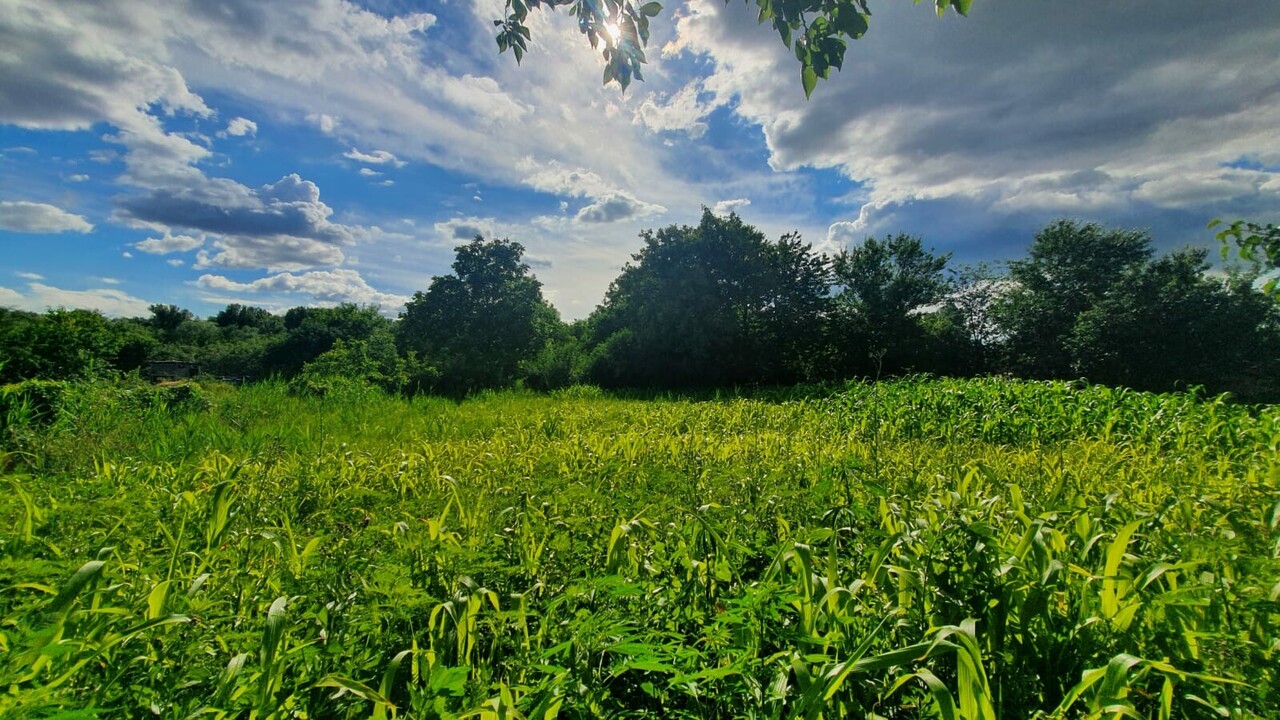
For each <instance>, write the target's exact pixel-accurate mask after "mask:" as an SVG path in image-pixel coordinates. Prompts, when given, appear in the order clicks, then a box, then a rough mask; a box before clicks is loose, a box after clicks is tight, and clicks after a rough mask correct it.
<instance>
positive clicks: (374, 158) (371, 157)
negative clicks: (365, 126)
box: [342, 148, 405, 167]
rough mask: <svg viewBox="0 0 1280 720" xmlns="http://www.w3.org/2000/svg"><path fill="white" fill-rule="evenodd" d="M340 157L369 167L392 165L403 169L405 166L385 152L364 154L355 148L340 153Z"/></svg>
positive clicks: (378, 151)
mask: <svg viewBox="0 0 1280 720" xmlns="http://www.w3.org/2000/svg"><path fill="white" fill-rule="evenodd" d="M342 157H344V158H347V159H349V160H355V161H356V162H362V163H368V164H370V165H394V166H396V167H404V165H405V163H404V162H403V161H402V160H400V159H399V158H397V157H396V156H395V155H392V154H391V153H389V152H387V151H386V150H374V151H373V152H371V153H365V152H360V151H359V150H357V149H356V148H351V150H350V151H348V152H344V153H342Z"/></svg>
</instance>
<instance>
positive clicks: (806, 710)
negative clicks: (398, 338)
mask: <svg viewBox="0 0 1280 720" xmlns="http://www.w3.org/2000/svg"><path fill="white" fill-rule="evenodd" d="M68 392H69V393H71V395H70V396H69V399H68V401H67V403H66V408H65V409H64V411H61V412H57V413H54V414H53V416H52V417H46V418H45V419H43V420H42V421H41V424H40V425H39V427H38V429H33V427H34V426H31V425H30V424H29V423H30V422H31V421H30V418H28V417H27V416H22V417H19V416H16V415H15V416H14V417H15V420H14V422H16V423H18V425H22V424H23V423H28V425H22V427H17V428H11V429H13V430H14V431H13V432H10V433H9V435H8V436H7V437H8V438H9V439H8V440H5V441H4V442H6V443H7V446H6V450H7V451H8V452H9V453H10V455H9V460H8V464H7V467H8V470H7V471H6V472H5V475H4V477H3V479H2V480H0V482H4V483H5V484H6V486H7V489H8V490H9V492H6V493H4V494H3V495H0V529H3V533H4V534H3V536H0V539H2V540H3V556H2V557H0V578H3V580H0V585H2V586H3V587H2V588H0V618H2V621H0V658H2V659H0V672H2V673H3V675H0V688H3V693H2V694H0V716H4V717H10V716H12V717H30V718H39V717H103V718H107V717H154V716H160V717H183V718H185V717H211V718H286V717H299V718H300V717H310V718H328V717H334V718H364V717H373V718H389V717H414V718H435V717H440V718H450V717H482V718H490V717H492V718H515V717H527V718H552V717H566V718H579V717H580V718H588V717H655V718H656V717H690V718H694V717H697V718H737V717H754V718H784V717H785V718H817V717H826V718H838V717H871V718H915V717H942V718H997V717H998V718H1014V717H1044V718H1048V717H1054V718H1076V717H1108V718H1110V717H1159V718H1165V717H1168V718H1182V717H1187V718H1193V717H1215V716H1221V717H1238V718H1249V717H1278V716H1280V712H1278V711H1277V707H1280V699H1278V698H1277V696H1276V691H1275V690H1274V687H1275V686H1276V685H1277V677H1276V675H1277V658H1276V653H1277V650H1278V649H1280V452H1277V451H1278V450H1280V412H1278V411H1277V409H1275V408H1250V407H1245V406H1238V405H1232V404H1228V403H1226V402H1224V401H1222V400H1220V399H1212V398H1201V397H1195V396H1193V395H1149V394H1142V393H1133V392H1127V391H1117V390H1109V389H1106V388H1098V387H1073V386H1069V385H1064V384H1049V383H1043V384H1042V383H1021V382H1008V381H1000V380H982V381H933V380H906V381H899V382H892V383H881V384H878V385H850V386H848V387H845V388H842V389H839V390H838V391H832V392H828V393H815V392H805V393H799V392H797V393H793V394H790V395H788V394H783V393H779V394H775V395H772V396H764V397H760V398H757V399H750V398H742V397H721V398H719V399H704V400H692V399H682V398H679V397H668V398H657V399H648V400H639V399H626V398H618V397H610V396H607V395H605V394H602V393H600V392H598V391H595V390H593V389H590V388H574V389H571V390H568V391H562V392H559V393H555V394H552V395H550V396H539V395H533V394H522V393H498V394H490V395H482V396H479V397H476V398H473V399H470V400H467V401H465V402H462V403H455V402H450V401H445V400H438V399H425V398H417V399H412V400H404V399H399V398H392V397H387V396H384V395H381V394H377V393H369V394H367V395H365V396H361V397H329V398H306V397H298V396H295V395H291V394H289V393H288V392H287V390H286V389H285V388H284V387H283V386H279V385H272V384H263V385H256V386H250V387H245V388H242V389H232V388H227V387H207V388H203V389H202V390H199V398H200V400H201V402H187V401H183V402H179V403H166V402H160V403H157V402H146V403H139V402H135V401H132V400H129V399H128V398H127V397H125V399H121V398H122V397H124V396H126V395H127V393H125V394H124V395H122V391H120V390H118V389H112V388H109V387H104V386H87V387H77V388H73V389H71V390H69V391H68Z"/></svg>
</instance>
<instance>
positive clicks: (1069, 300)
mask: <svg viewBox="0 0 1280 720" xmlns="http://www.w3.org/2000/svg"><path fill="white" fill-rule="evenodd" d="M1152 254H1153V250H1152V247H1151V237H1150V236H1149V235H1147V233H1145V232H1143V231H1140V230H1113V229H1108V228H1104V227H1103V226H1101V225H1097V224H1094V223H1088V224H1084V225H1081V224H1079V223H1077V222H1075V221H1072V220H1059V221H1057V222H1054V223H1052V224H1050V225H1049V226H1048V227H1046V228H1045V229H1043V230H1041V231H1040V232H1038V233H1036V236H1035V240H1034V242H1032V244H1031V250H1030V252H1029V254H1028V257H1027V258H1026V259H1023V260H1016V261H1013V262H1011V263H1009V280H1010V283H1009V285H1008V287H1007V290H1006V292H1005V293H1004V294H1003V295H1002V297H1001V298H1000V300H999V301H998V302H997V303H996V305H995V307H994V308H993V313H994V315H995V318H996V320H997V322H998V324H999V326H1000V329H1001V333H1002V335H1003V336H1004V347H1005V354H1006V360H1005V362H1006V363H1007V367H1008V369H1009V370H1011V371H1013V372H1014V373H1016V374H1019V375H1023V376H1028V377H1040V378H1050V377H1070V376H1072V374H1073V372H1074V368H1073V363H1072V356H1071V352H1070V350H1069V349H1068V347H1067V341H1068V339H1069V338H1070V337H1071V333H1072V331H1073V329H1074V327H1075V323H1076V319H1077V318H1078V317H1079V316H1080V314H1081V313H1084V312H1086V311H1088V310H1089V309H1090V308H1092V307H1093V306H1094V305H1096V304H1097V303H1098V302H1100V301H1101V300H1102V299H1103V298H1104V297H1106V295H1107V294H1108V293H1111V292H1113V291H1118V290H1119V289H1118V288H1117V286H1118V285H1119V284H1121V283H1122V282H1124V281H1125V279H1127V278H1129V277H1131V276H1132V274H1133V273H1134V272H1137V271H1139V270H1140V269H1141V268H1142V267H1143V266H1144V265H1145V264H1146V263H1147V262H1148V261H1149V260H1150V259H1151V256H1152Z"/></svg>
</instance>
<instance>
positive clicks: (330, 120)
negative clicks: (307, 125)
mask: <svg viewBox="0 0 1280 720" xmlns="http://www.w3.org/2000/svg"><path fill="white" fill-rule="evenodd" d="M307 120H308V121H310V122H312V123H314V124H315V126H316V127H318V128H320V132H322V133H324V134H325V135H332V134H333V131H334V130H336V129H337V128H338V119H337V118H335V117H333V116H332V115H326V114H325V113H310V114H308V115H307Z"/></svg>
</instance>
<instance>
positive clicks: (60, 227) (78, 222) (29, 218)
mask: <svg viewBox="0 0 1280 720" xmlns="http://www.w3.org/2000/svg"><path fill="white" fill-rule="evenodd" d="M0 230H10V231H12V232H21V233H61V232H78V233H87V232H90V231H92V230H93V223H91V222H89V221H88V220H85V219H84V217H82V216H80V215H76V214H74V213H69V212H67V211H66V210H63V209H61V208H58V207H55V206H53V205H48V204H45V203H34V202H26V201H23V200H18V201H8V200H3V201H0Z"/></svg>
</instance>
